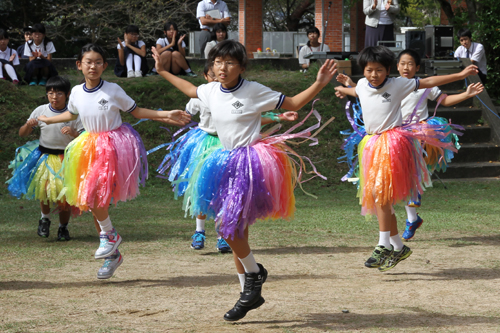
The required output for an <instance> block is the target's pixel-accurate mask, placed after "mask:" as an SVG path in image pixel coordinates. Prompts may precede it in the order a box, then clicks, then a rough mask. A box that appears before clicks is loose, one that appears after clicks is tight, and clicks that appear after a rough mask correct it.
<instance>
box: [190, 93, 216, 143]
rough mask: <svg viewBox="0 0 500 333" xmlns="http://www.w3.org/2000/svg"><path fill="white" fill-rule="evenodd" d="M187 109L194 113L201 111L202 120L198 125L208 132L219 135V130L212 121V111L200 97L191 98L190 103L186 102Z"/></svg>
mask: <svg viewBox="0 0 500 333" xmlns="http://www.w3.org/2000/svg"><path fill="white" fill-rule="evenodd" d="M186 111H187V112H189V113H190V114H192V115H195V114H197V113H200V122H199V123H198V127H199V128H200V129H202V130H204V131H205V132H207V133H208V134H211V135H217V130H216V129H215V125H214V124H213V121H212V113H211V112H210V109H209V108H208V107H207V106H206V105H205V103H203V102H202V101H200V100H199V99H198V98H191V100H190V101H189V103H187V104H186Z"/></svg>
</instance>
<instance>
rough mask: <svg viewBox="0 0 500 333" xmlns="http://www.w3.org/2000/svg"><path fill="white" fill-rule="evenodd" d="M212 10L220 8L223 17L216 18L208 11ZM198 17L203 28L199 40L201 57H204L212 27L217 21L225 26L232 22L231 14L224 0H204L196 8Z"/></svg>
mask: <svg viewBox="0 0 500 333" xmlns="http://www.w3.org/2000/svg"><path fill="white" fill-rule="evenodd" d="M212 10H218V11H219V12H220V17H221V18H214V17H212V16H210V14H208V13H207V12H210V11H212ZM196 18H197V19H198V22H199V23H200V29H201V34H200V38H199V40H198V41H199V43H200V57H201V58H204V57H205V46H206V45H207V43H208V42H209V41H210V38H211V34H210V31H211V30H212V27H213V26H214V25H216V24H217V23H222V24H224V25H225V26H228V25H229V23H231V14H229V8H228V7H227V4H226V3H225V2H224V1H222V0H202V1H200V2H198V7H197V8H196Z"/></svg>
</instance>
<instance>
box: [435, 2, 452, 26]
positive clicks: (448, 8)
mask: <svg viewBox="0 0 500 333" xmlns="http://www.w3.org/2000/svg"><path fill="white" fill-rule="evenodd" d="M437 2H438V3H439V4H440V5H441V8H442V9H443V11H444V14H445V15H446V17H447V18H448V21H449V22H450V23H453V20H454V19H455V14H454V13H453V8H451V4H450V3H449V2H448V1H446V0H437Z"/></svg>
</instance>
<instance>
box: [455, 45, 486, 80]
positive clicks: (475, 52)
mask: <svg viewBox="0 0 500 333" xmlns="http://www.w3.org/2000/svg"><path fill="white" fill-rule="evenodd" d="M454 57H455V58H470V59H471V60H474V61H475V62H476V64H477V67H478V68H479V70H480V71H481V73H483V74H484V75H486V74H487V73H488V67H487V66H486V54H485V53H484V47H483V44H480V43H476V42H472V43H471V44H470V48H469V56H467V49H466V48H465V47H463V46H462V45H460V46H459V47H458V48H457V49H456V50H455V55H454Z"/></svg>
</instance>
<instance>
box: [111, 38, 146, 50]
mask: <svg viewBox="0 0 500 333" xmlns="http://www.w3.org/2000/svg"><path fill="white" fill-rule="evenodd" d="M123 44H125V42H123ZM144 45H146V43H144V42H143V41H142V40H140V41H137V48H138V49H140V48H141V47H143V46H144ZM121 48H122V45H121V44H120V43H118V44H117V45H116V49H117V50H120V49H121Z"/></svg>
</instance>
